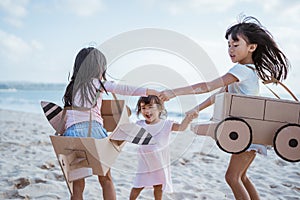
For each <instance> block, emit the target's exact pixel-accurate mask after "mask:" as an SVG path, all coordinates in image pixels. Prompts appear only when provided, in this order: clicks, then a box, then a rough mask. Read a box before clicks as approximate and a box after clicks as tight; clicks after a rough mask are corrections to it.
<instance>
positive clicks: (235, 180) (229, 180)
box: [225, 171, 240, 185]
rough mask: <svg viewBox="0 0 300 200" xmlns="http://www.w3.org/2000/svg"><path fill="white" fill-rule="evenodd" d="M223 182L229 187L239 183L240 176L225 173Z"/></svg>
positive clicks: (229, 172) (228, 172)
mask: <svg viewBox="0 0 300 200" xmlns="http://www.w3.org/2000/svg"><path fill="white" fill-rule="evenodd" d="M225 180H226V182H227V183H228V184H229V185H232V184H235V183H238V182H239V181H240V176H239V175H238V174H237V173H235V172H231V171H227V172H226V174H225Z"/></svg>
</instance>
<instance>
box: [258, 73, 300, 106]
mask: <svg viewBox="0 0 300 200" xmlns="http://www.w3.org/2000/svg"><path fill="white" fill-rule="evenodd" d="M269 83H275V84H276V85H277V84H279V85H281V86H282V87H283V88H284V89H285V90H286V91H287V92H288V93H289V94H290V95H291V96H292V97H293V99H294V100H295V101H299V100H298V99H297V97H296V95H294V94H293V92H292V91H291V90H290V89H289V88H288V87H287V86H286V85H284V84H283V83H282V82H280V81H278V80H277V79H275V78H273V77H271V79H270V80H269V81H263V84H264V85H265V86H266V87H267V88H268V89H269V90H270V91H271V92H272V93H273V94H274V95H275V96H276V97H277V98H278V99H280V97H279V96H278V95H277V94H276V93H275V92H274V91H273V90H272V89H271V88H269V87H268V86H267V84H269Z"/></svg>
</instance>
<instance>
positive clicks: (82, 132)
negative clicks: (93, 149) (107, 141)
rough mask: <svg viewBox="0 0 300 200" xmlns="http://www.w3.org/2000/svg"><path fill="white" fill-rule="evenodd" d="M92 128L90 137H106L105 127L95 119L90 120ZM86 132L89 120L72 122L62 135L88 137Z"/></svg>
mask: <svg viewBox="0 0 300 200" xmlns="http://www.w3.org/2000/svg"><path fill="white" fill-rule="evenodd" d="M91 125H92V129H91V137H93V138H96V139H102V138H105V137H107V131H106V129H105V128H104V127H103V126H102V124H100V123H99V122H97V121H92V124H91ZM88 132H89V122H80V123H77V124H73V125H72V126H70V127H69V128H68V129H67V130H66V131H65V133H64V134H63V136H68V137H88Z"/></svg>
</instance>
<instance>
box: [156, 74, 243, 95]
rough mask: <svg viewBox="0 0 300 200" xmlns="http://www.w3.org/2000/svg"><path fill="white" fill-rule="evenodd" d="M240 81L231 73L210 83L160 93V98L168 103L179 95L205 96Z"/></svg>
mask: <svg viewBox="0 0 300 200" xmlns="http://www.w3.org/2000/svg"><path fill="white" fill-rule="evenodd" d="M237 81H238V79H237V78H236V77H235V76H233V75H232V74H230V73H227V74H225V75H224V76H222V77H220V78H217V79H214V80H213V81H210V82H201V83H197V84H194V85H191V86H186V87H181V88H176V89H173V90H164V91H162V92H160V93H159V98H160V99H161V100H163V101H168V100H170V99H171V98H174V97H176V96H179V95H189V94H203V93H207V92H210V91H213V90H215V89H218V88H221V87H224V86H227V85H229V84H231V83H233V82H237Z"/></svg>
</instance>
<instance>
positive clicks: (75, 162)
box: [50, 100, 155, 195]
mask: <svg viewBox="0 0 300 200" xmlns="http://www.w3.org/2000/svg"><path fill="white" fill-rule="evenodd" d="M116 103H119V105H120V108H121V109H120V110H118V109H119V108H118V106H117V104H116ZM101 111H102V117H103V119H104V128H105V129H106V130H108V131H110V132H112V133H111V134H109V136H108V137H107V138H103V139H94V138H76V137H64V136H50V138H51V142H52V145H53V148H54V151H55V154H56V156H57V158H58V161H59V163H60V166H61V169H62V171H63V174H64V177H65V180H66V183H67V185H68V188H69V191H70V193H71V195H72V193H73V186H72V185H73V181H74V180H77V179H81V178H85V177H88V176H90V175H91V172H92V174H94V175H101V176H104V175H106V173H107V172H108V170H109V169H110V167H111V166H112V165H113V163H114V162H115V160H116V158H117V157H118V155H119V153H120V151H121V150H122V148H123V146H124V145H125V142H124V141H128V142H132V143H135V144H143V145H148V144H149V145H151V144H155V141H154V140H153V139H152V135H151V134H150V133H148V132H147V131H146V130H145V129H144V128H142V127H140V126H138V125H136V124H134V123H130V121H129V118H128V109H127V108H126V106H125V103H124V101H118V102H116V101H114V100H104V101H103V104H102V110H101ZM56 117H57V116H56ZM60 117H62V115H61V113H60ZM50 123H51V122H50ZM52 126H54V127H55V126H56V124H52Z"/></svg>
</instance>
